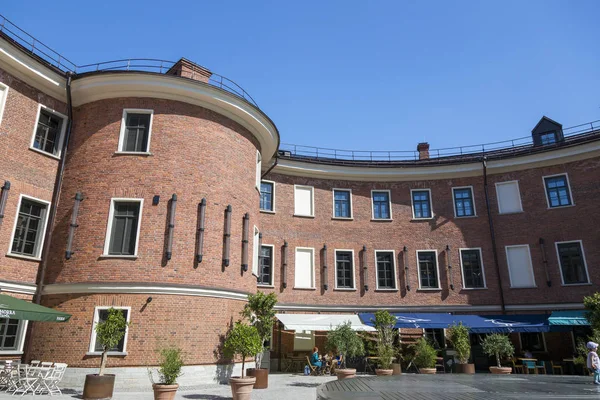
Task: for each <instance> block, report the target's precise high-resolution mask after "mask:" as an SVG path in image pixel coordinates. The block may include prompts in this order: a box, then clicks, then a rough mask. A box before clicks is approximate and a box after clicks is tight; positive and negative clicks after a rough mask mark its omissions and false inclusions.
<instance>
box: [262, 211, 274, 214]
mask: <svg viewBox="0 0 600 400" xmlns="http://www.w3.org/2000/svg"><path fill="white" fill-rule="evenodd" d="M260 212H261V213H263V214H275V211H271V210H260Z"/></svg>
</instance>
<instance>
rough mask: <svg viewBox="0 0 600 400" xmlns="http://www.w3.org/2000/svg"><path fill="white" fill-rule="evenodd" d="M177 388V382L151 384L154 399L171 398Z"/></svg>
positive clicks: (169, 399) (164, 399)
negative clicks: (171, 383) (173, 383)
mask: <svg viewBox="0 0 600 400" xmlns="http://www.w3.org/2000/svg"><path fill="white" fill-rule="evenodd" d="M178 388H179V385H177V384H175V385H161V384H160V383H155V384H153V385H152V389H154V400H173V399H174V398H175V394H176V393H177V389H178Z"/></svg>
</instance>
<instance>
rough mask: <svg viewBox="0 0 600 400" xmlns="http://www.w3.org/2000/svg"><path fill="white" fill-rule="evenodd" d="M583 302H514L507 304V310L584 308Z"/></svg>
mask: <svg viewBox="0 0 600 400" xmlns="http://www.w3.org/2000/svg"><path fill="white" fill-rule="evenodd" d="M584 308H585V307H584V305H583V303H550V304H514V305H507V306H506V310H507V311H557V310H583V309H584Z"/></svg>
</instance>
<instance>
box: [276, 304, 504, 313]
mask: <svg viewBox="0 0 600 400" xmlns="http://www.w3.org/2000/svg"><path fill="white" fill-rule="evenodd" d="M275 310H277V311H307V312H340V311H345V312H372V311H378V310H387V311H390V312H470V311H477V312H493V311H501V310H502V308H501V307H500V306H499V305H480V306H478V305H467V304H465V305H461V304H456V305H428V306H421V305H420V306H391V305H373V306H359V305H319V304H282V303H278V304H276V305H275Z"/></svg>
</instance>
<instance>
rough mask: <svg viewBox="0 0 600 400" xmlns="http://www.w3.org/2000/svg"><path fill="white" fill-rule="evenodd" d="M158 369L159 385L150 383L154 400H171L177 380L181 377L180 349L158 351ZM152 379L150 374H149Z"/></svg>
mask: <svg viewBox="0 0 600 400" xmlns="http://www.w3.org/2000/svg"><path fill="white" fill-rule="evenodd" d="M160 359H161V360H160V367H159V369H158V376H159V380H160V382H159V383H154V381H153V382H152V389H153V390H154V400H173V399H174V398H175V394H176V393H177V389H178V388H179V385H178V384H177V378H179V377H180V376H181V367H182V366H183V360H182V358H181V349H179V348H167V349H162V350H161V351H160ZM150 379H152V374H150Z"/></svg>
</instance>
